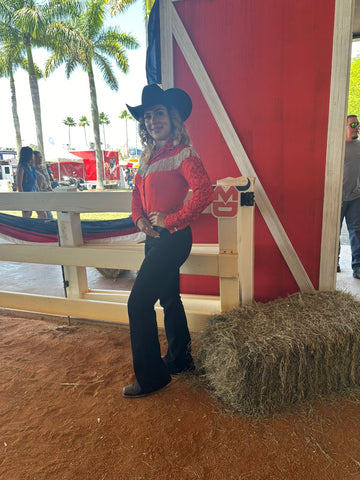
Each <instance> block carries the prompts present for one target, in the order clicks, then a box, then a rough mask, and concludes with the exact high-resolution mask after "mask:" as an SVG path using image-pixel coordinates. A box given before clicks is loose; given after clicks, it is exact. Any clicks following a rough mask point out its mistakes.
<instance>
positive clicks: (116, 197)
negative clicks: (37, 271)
mask: <svg viewBox="0 0 360 480" xmlns="http://www.w3.org/2000/svg"><path fill="white" fill-rule="evenodd" d="M218 184H221V185H222V189H223V191H224V192H226V191H228V189H229V188H233V187H234V185H237V186H238V189H239V190H236V191H238V199H237V202H238V208H237V213H236V214H235V216H232V217H220V218H218V233H219V243H218V244H194V245H193V248H192V251H191V254H190V256H189V258H188V260H187V261H186V262H185V264H184V265H183V266H182V268H181V273H186V274H192V275H209V276H218V277H219V282H220V295H219V296H211V295H186V294H182V298H183V302H184V306H185V310H186V313H187V317H188V321H189V328H190V329H191V330H192V331H199V330H201V329H202V327H203V325H204V323H205V322H206V319H207V318H208V317H209V315H211V314H214V313H219V312H223V311H227V310H229V309H230V308H232V307H234V306H236V305H238V304H239V303H240V302H243V303H246V302H251V301H252V299H253V260H254V242H253V236H254V227H253V218H254V204H253V202H251V201H250V202H248V201H247V202H245V203H247V205H244V206H241V199H242V198H243V195H253V193H252V192H253V189H254V179H248V178H246V177H239V178H238V179H224V180H222V181H220V182H218ZM233 191H235V190H234V188H233ZM248 198H249V197H248ZM250 198H251V197H250ZM229 201H230V202H234V197H233V196H230V197H229V198H227V197H226V195H223V196H222V197H221V195H220V198H218V200H217V202H218V204H217V205H218V206H219V205H220V208H218V209H217V212H218V213H219V212H220V214H225V215H227V214H228V213H227V212H228V211H229V207H228V206H227V205H229V203H228V202H229ZM130 205H131V193H130V192H86V193H85V192H62V193H55V192H49V193H21V194H20V193H0V210H2V211H17V210H53V211H56V212H57V217H58V220H57V221H58V230H59V237H60V243H61V246H60V245H54V246H48V245H40V246H39V244H36V245H31V244H26V245H16V244H12V243H4V244H0V262H20V263H40V264H49V265H63V267H64V277H65V281H66V284H67V285H68V286H67V288H66V296H64V297H54V296H47V295H46V292H44V293H43V294H39V295H33V294H25V293H24V294H22V293H13V292H9V291H6V290H1V291H0V308H5V309H14V310H25V311H29V312H37V313H42V314H51V315H64V316H69V317H76V318H86V319H90V320H102V321H108V322H115V323H127V322H128V316H127V307H126V304H127V299H128V296H129V293H130V292H129V291H120V290H90V289H89V287H88V282H87V275H86V267H98V268H119V269H124V270H138V269H139V266H140V265H141V262H142V260H143V256H144V247H143V245H142V244H130V243H129V244H124V243H121V244H94V243H91V244H84V242H83V238H82V232H81V221H80V213H82V212H130ZM214 205H215V202H214ZM221 206H223V208H221ZM211 211H214V208H213V206H212V207H211V208H210V207H209V208H208V209H207V210H206V211H205V212H204V213H207V214H211ZM0 269H1V263H0ZM2 284H3V285H4V284H6V282H2ZM156 312H157V316H158V321H159V325H162V324H163V316H162V309H161V307H160V306H156Z"/></svg>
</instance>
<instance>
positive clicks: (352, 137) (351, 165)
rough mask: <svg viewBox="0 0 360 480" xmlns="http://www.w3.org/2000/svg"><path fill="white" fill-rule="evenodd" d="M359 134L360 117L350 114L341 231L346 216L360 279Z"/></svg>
mask: <svg viewBox="0 0 360 480" xmlns="http://www.w3.org/2000/svg"><path fill="white" fill-rule="evenodd" d="M358 136H359V119H358V117H357V116H356V115H348V116H347V126H346V139H345V140H346V141H345V159H344V178H343V194H342V205H341V217H340V231H341V227H342V223H343V220H344V218H345V219H346V225H347V229H348V231H349V240H350V246H351V255H352V261H351V267H352V270H353V277H354V278H357V279H359V280H360V141H359V140H358ZM339 253H340V247H339ZM338 271H339V267H338Z"/></svg>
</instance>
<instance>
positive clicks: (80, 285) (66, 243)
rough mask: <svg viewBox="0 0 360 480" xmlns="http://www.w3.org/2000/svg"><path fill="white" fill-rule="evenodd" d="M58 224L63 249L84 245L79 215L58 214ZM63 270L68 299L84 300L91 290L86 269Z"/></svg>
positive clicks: (69, 213)
mask: <svg viewBox="0 0 360 480" xmlns="http://www.w3.org/2000/svg"><path fill="white" fill-rule="evenodd" d="M57 223H58V230H59V238H60V244H61V246H62V247H79V246H81V245H83V244H84V241H83V237H82V231H81V220H80V214H79V213H74V212H57ZM74 264H75V265H76V262H74ZM63 268H64V277H65V278H64V280H65V282H66V293H67V297H68V298H82V295H83V294H84V293H86V292H87V291H88V290H89V287H88V282H87V275H86V268H85V267H75V266H66V265H65V266H64V267H63Z"/></svg>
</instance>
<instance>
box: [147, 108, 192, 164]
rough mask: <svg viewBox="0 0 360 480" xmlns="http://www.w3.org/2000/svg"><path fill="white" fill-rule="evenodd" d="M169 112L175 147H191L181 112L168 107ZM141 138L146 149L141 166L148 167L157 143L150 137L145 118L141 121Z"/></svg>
mask: <svg viewBox="0 0 360 480" xmlns="http://www.w3.org/2000/svg"><path fill="white" fill-rule="evenodd" d="M166 108H167V110H168V112H169V117H170V121H171V126H172V138H173V145H174V146H176V145H180V144H184V145H190V144H191V142H190V138H189V134H188V132H187V130H186V127H185V125H184V123H183V121H182V120H181V117H180V115H179V112H178V111H177V110H176V108H174V107H166ZM139 136H140V141H141V144H142V146H143V147H144V150H143V153H142V154H141V157H140V165H147V163H148V162H149V158H150V156H151V152H152V151H153V148H154V145H155V142H154V139H153V138H152V136H151V135H149V133H148V131H147V130H146V127H145V121H144V117H142V118H141V119H140V121H139Z"/></svg>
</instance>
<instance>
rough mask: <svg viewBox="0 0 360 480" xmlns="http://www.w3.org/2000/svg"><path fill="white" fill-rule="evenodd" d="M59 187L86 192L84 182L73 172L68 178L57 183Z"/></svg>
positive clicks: (65, 177)
mask: <svg viewBox="0 0 360 480" xmlns="http://www.w3.org/2000/svg"><path fill="white" fill-rule="evenodd" d="M59 185H60V186H63V187H71V186H73V187H75V188H76V189H77V190H80V191H81V192H82V191H83V190H87V186H86V184H85V180H84V179H83V178H79V177H77V176H76V172H73V173H72V175H71V176H70V177H67V176H64V177H63V180H62V181H61V182H59Z"/></svg>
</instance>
